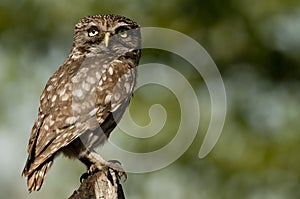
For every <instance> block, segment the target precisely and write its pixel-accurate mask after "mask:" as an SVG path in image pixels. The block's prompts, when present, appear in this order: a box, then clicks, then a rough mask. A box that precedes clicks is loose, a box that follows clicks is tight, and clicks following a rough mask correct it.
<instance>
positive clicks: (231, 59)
mask: <svg viewBox="0 0 300 199" xmlns="http://www.w3.org/2000/svg"><path fill="white" fill-rule="evenodd" d="M102 13H114V14H121V15H125V16H127V17H129V18H132V19H134V20H135V21H137V22H138V23H139V24H141V26H142V27H147V26H153V27H165V28H170V29H174V30H177V31H180V32H182V33H184V34H186V35H188V36H190V37H192V38H193V39H195V40H196V41H198V42H199V43H200V44H201V45H202V46H203V47H204V48H205V49H206V50H207V52H208V53H209V54H210V55H211V57H212V58H213V60H214V61H215V62H216V64H217V66H218V68H219V70H220V72H221V74H222V77H223V80H224V82H225V86H226V92H227V97H228V112H227V119H226V123H225V127H224V130H223V133H222V136H221V137H220V139H219V141H218V143H217V145H216V147H215V148H214V150H213V151H212V152H211V153H210V154H209V155H208V156H207V157H206V158H204V159H198V151H199V148H200V146H201V143H202V141H203V136H204V135H203V134H204V133H205V131H206V130H207V126H208V122H209V118H210V108H209V107H210V101H209V94H208V92H207V90H206V87H205V84H204V82H203V80H202V78H201V76H199V75H197V74H196V73H195V69H193V67H192V66H190V65H189V64H188V63H187V62H186V61H184V60H182V58H180V57H178V56H176V55H172V54H171V53H168V52H161V51H156V50H153V49H145V50H143V57H142V60H141V62H142V63H148V62H151V61H153V60H155V61H156V62H157V63H164V64H167V65H169V66H172V67H174V68H175V69H176V70H178V71H179V72H180V73H181V74H183V75H185V76H186V77H187V78H188V79H189V81H190V83H191V85H192V87H193V88H194V89H195V90H196V94H197V95H198V97H199V99H200V101H199V103H200V109H201V121H200V127H199V132H198V134H197V137H196V139H195V140H194V142H193V144H192V145H191V146H190V148H189V149H188V150H187V151H186V152H185V153H184V155H183V156H182V157H181V158H180V159H179V160H177V161H176V162H175V163H173V164H172V165H170V166H168V167H166V168H164V169H162V170H159V171H156V172H152V173H147V174H130V175H129V180H128V181H127V182H126V183H125V184H124V186H125V190H126V193H127V196H128V198H211V199H213V198H249V199H256V198H264V199H268V198H291V199H293V198H295V199H296V198H299V197H300V191H299V187H300V156H299V154H298V151H299V146H300V133H299V129H300V124H299V118H300V111H299V110H300V104H299V101H300V93H299V88H300V56H299V54H300V37H299V35H300V2H299V1H298V0H286V1H282V0H264V1H258V0H251V1H250V0H241V1H237V0H227V1H221V0H211V1H199V0H186V1H180V0H170V1H155V0H127V1H124V0H114V1H111V0H102V1H99V0H85V1H81V0H73V1H65V0H52V1H47V0H45V1H37V0H15V1H9V0H1V2H0V92H1V98H0V109H1V112H0V159H1V172H0V175H1V177H0V179H1V181H0V183H1V184H0V185H1V186H0V193H1V196H3V197H5V198H53V197H54V198H66V197H67V196H68V195H71V193H72V191H73V190H74V189H75V188H76V187H77V186H78V185H79V176H80V175H81V173H83V171H84V168H83V166H82V165H81V164H80V163H78V162H77V161H76V162H75V161H70V160H67V159H65V158H60V159H58V160H57V161H56V163H55V164H54V166H53V168H52V169H51V171H50V173H49V175H48V177H47V179H46V183H45V185H44V187H43V189H42V190H41V191H40V192H38V193H33V194H31V195H28V194H27V192H26V187H25V186H26V185H25V179H21V178H20V175H19V174H20V173H21V169H22V167H23V164H24V163H25V158H26V144H27V139H28V135H29V132H30V128H31V125H32V124H33V121H34V119H35V117H36V111H37V107H38V97H39V94H40V92H41V90H42V89H43V87H44V84H45V82H46V81H47V79H48V78H49V76H50V75H51V74H52V73H53V72H54V71H55V70H56V68H57V67H58V66H59V65H60V64H61V63H62V62H63V61H64V59H65V57H66V56H67V54H68V52H69V48H70V47H71V42H72V34H73V27H74V25H75V23H76V22H77V21H78V20H79V19H80V18H81V17H83V16H86V15H94V14H102ZM149 90H151V92H147V91H149ZM155 103H159V104H161V105H163V106H164V107H165V109H166V111H167V112H168V120H167V123H166V127H164V129H163V130H162V133H160V134H158V135H156V136H154V137H152V138H151V139H149V140H143V141H141V139H133V138H132V137H129V136H126V135H124V134H121V133H120V134H118V133H114V134H113V135H112V139H113V140H114V139H115V140H116V142H117V143H118V144H120V145H121V146H122V147H124V148H126V149H128V150H132V151H136V152H147V151H151V150H154V149H158V148H160V147H162V146H164V145H165V144H166V143H168V142H169V141H170V140H171V139H172V138H173V137H174V135H175V133H176V129H177V128H178V122H179V120H180V110H179V108H178V101H177V100H176V97H175V96H174V95H173V94H172V93H171V92H170V91H168V90H167V89H164V88H159V87H156V86H146V87H144V88H142V89H141V90H138V91H137V92H136V94H135V96H134V98H133V100H132V103H131V105H130V112H131V113H132V115H133V118H134V119H135V120H136V123H138V124H140V125H146V124H147V123H148V122H149V117H148V110H149V107H150V106H151V104H155ZM120 140H122V141H120ZM124 140H125V141H124ZM137 164H138V163H137Z"/></svg>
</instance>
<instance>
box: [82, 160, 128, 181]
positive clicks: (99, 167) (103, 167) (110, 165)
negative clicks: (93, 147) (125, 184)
mask: <svg viewBox="0 0 300 199" xmlns="http://www.w3.org/2000/svg"><path fill="white" fill-rule="evenodd" d="M103 163H104V164H103ZM108 169H112V170H114V171H115V172H116V174H117V176H118V177H120V178H121V177H124V181H125V180H126V179H127V174H126V172H125V171H124V169H123V168H122V166H121V164H120V162H119V161H116V160H109V161H105V162H96V163H95V164H92V165H91V166H90V168H89V169H88V173H89V174H90V175H91V174H94V173H96V172H98V171H107V170H108Z"/></svg>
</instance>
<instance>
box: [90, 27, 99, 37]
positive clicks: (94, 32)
mask: <svg viewBox="0 0 300 199" xmlns="http://www.w3.org/2000/svg"><path fill="white" fill-rule="evenodd" d="M87 32H88V35H89V37H94V36H96V35H98V34H99V30H98V28H97V27H95V26H92V27H91V28H90V29H88V31H87Z"/></svg>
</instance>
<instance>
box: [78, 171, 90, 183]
mask: <svg viewBox="0 0 300 199" xmlns="http://www.w3.org/2000/svg"><path fill="white" fill-rule="evenodd" d="M89 176H90V174H89V173H88V172H85V173H83V174H82V175H81V176H80V183H82V182H83V181H84V180H86V179H87V178H88V177H89Z"/></svg>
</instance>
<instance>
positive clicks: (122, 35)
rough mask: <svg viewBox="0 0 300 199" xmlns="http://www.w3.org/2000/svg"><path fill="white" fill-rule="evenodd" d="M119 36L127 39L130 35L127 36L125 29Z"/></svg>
mask: <svg viewBox="0 0 300 199" xmlns="http://www.w3.org/2000/svg"><path fill="white" fill-rule="evenodd" d="M118 34H119V35H120V36H121V37H123V38H126V37H127V36H128V35H127V30H125V29H121V30H120V31H119V32H118Z"/></svg>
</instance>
